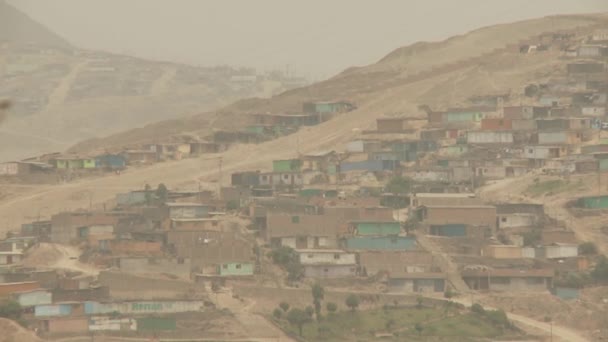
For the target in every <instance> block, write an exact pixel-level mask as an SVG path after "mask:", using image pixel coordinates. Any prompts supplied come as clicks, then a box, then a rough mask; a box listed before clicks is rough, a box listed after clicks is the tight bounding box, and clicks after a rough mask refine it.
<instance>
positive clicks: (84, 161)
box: [50, 156, 97, 170]
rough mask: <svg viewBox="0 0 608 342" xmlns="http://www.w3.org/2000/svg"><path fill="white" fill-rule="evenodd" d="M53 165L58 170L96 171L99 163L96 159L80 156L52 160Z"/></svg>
mask: <svg viewBox="0 0 608 342" xmlns="http://www.w3.org/2000/svg"><path fill="white" fill-rule="evenodd" d="M50 162H51V165H53V166H54V167H55V168H56V169H64V170H65V169H71V170H78V169H95V168H96V167H97V163H96V162H95V158H91V157H79V156H61V157H55V158H53V159H51V161H50Z"/></svg>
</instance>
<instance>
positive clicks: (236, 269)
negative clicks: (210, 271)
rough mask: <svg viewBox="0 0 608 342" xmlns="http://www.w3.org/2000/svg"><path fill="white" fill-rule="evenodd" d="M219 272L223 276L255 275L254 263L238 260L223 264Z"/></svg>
mask: <svg viewBox="0 0 608 342" xmlns="http://www.w3.org/2000/svg"><path fill="white" fill-rule="evenodd" d="M218 273H219V274H220V275H223V276H242V275H253V264H250V263H238V262H232V263H225V264H221V265H220V266H219V272H218Z"/></svg>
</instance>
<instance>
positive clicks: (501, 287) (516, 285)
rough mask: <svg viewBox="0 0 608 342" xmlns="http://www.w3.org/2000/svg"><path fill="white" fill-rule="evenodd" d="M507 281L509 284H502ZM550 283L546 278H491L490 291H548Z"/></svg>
mask: <svg viewBox="0 0 608 342" xmlns="http://www.w3.org/2000/svg"><path fill="white" fill-rule="evenodd" d="M502 279H507V281H508V282H507V283H501V282H502V281H503V280H502ZM549 285H550V284H549V282H548V281H547V280H546V279H545V278H492V277H491V276H490V290H492V291H504V292H511V291H518V292H527V291H547V289H548V286H549Z"/></svg>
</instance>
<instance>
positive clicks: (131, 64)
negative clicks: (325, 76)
mask: <svg viewBox="0 0 608 342" xmlns="http://www.w3.org/2000/svg"><path fill="white" fill-rule="evenodd" d="M0 42H1V43H0V100H1V99H4V98H9V99H11V100H12V102H13V108H11V110H10V112H9V116H8V118H7V120H6V121H5V122H4V123H3V125H2V126H1V127H0V144H2V145H3V146H11V148H10V149H0V160H1V161H5V160H10V159H22V158H26V157H33V156H35V155H38V154H41V153H49V152H57V151H63V150H65V149H66V148H68V147H69V146H71V145H73V144H74V143H76V142H78V141H81V140H84V139H89V138H95V137H100V136H106V135H108V134H113V133H117V132H121V131H124V130H126V129H130V128H135V127H141V126H144V125H147V124H149V123H152V122H156V121H160V120H168V119H175V118H185V117H188V116H191V115H195V114H200V115H199V118H200V120H199V122H198V123H199V125H202V126H209V122H210V121H212V120H214V117H215V113H211V112H209V111H210V110H213V109H216V108H219V107H222V106H226V105H228V104H230V103H232V102H233V101H235V100H238V99H241V98H246V97H251V96H260V97H267V96H271V95H273V94H275V93H278V92H280V91H283V90H285V89H288V87H286V86H284V82H283V80H281V79H268V78H266V79H260V80H259V81H255V82H251V83H244V84H243V83H238V82H233V81H232V76H239V75H243V73H247V72H251V71H242V70H237V69H233V68H229V67H220V68H202V67H191V66H187V65H181V64H175V63H166V62H154V61H148V60H143V59H138V58H133V57H128V56H121V55H115V54H109V53H104V52H96V51H85V50H81V49H78V48H76V47H72V46H70V45H69V44H68V43H66V42H65V41H64V40H63V39H61V38H60V37H58V36H57V35H56V34H54V33H53V32H51V31H49V30H48V29H46V28H45V27H43V26H42V25H40V24H38V23H36V22H34V21H33V20H31V19H30V18H28V17H27V16H26V15H24V14H22V13H20V12H19V11H17V10H15V9H14V8H13V7H11V6H9V5H7V4H5V3H4V1H0ZM254 74H255V72H254ZM201 113H205V114H201Z"/></svg>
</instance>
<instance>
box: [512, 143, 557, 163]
mask: <svg viewBox="0 0 608 342" xmlns="http://www.w3.org/2000/svg"><path fill="white" fill-rule="evenodd" d="M566 155H568V149H567V148H566V147H564V146H551V145H528V146H525V147H524V149H523V156H522V157H524V158H527V159H532V160H535V161H543V160H547V159H554V158H561V157H563V156H566Z"/></svg>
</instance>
